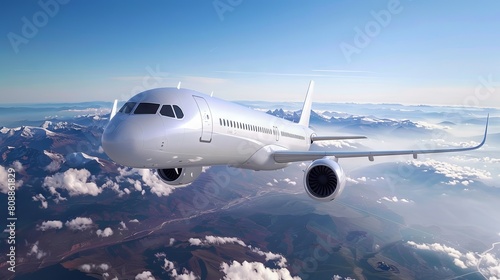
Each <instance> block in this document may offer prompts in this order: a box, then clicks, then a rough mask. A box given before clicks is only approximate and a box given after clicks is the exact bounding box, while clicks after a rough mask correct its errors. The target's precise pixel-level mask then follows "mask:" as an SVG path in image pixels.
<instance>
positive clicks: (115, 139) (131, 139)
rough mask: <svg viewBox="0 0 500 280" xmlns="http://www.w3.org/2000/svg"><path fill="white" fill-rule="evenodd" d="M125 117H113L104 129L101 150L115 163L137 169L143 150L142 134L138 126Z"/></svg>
mask: <svg viewBox="0 0 500 280" xmlns="http://www.w3.org/2000/svg"><path fill="white" fill-rule="evenodd" d="M125 119H126V116H124V117H121V116H120V117H119V116H115V117H114V118H113V119H112V120H111V121H110V123H109V124H108V125H107V126H106V128H105V129H104V132H103V134H102V148H103V149H104V152H105V153H106V154H107V155H108V156H109V157H110V158H111V159H112V160H114V161H115V162H116V163H119V164H121V165H125V166H129V167H138V166H136V165H137V164H138V158H139V157H140V154H141V151H142V150H143V143H144V141H143V132H142V128H141V126H140V124H139V123H138V122H136V121H135V120H133V119H126V121H125Z"/></svg>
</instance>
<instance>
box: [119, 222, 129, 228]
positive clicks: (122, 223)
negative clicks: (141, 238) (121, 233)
mask: <svg viewBox="0 0 500 280" xmlns="http://www.w3.org/2000/svg"><path fill="white" fill-rule="evenodd" d="M118 229H119V230H126V229H127V225H126V224H125V222H124V221H121V222H120V227H118Z"/></svg>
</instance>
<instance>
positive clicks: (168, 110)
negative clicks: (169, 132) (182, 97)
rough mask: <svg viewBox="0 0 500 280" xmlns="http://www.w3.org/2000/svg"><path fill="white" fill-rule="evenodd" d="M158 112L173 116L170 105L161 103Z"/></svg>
mask: <svg viewBox="0 0 500 280" xmlns="http://www.w3.org/2000/svg"><path fill="white" fill-rule="evenodd" d="M160 114H161V115H162V116H167V117H171V118H175V115H174V110H172V106H170V105H163V106H162V107H161V110H160Z"/></svg>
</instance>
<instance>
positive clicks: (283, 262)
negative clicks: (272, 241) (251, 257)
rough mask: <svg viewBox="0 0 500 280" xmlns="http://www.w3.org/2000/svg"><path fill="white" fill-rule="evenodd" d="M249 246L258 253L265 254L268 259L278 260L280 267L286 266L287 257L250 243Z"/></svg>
mask: <svg viewBox="0 0 500 280" xmlns="http://www.w3.org/2000/svg"><path fill="white" fill-rule="evenodd" d="M248 247H249V248H250V249H251V250H252V252H254V253H257V254H258V255H261V256H265V257H266V261H276V265H277V266H279V267H286V266H287V265H286V262H287V260H286V258H285V257H283V256H282V255H280V254H276V253H273V252H264V251H262V250H261V249H259V248H252V247H251V246H250V245H248Z"/></svg>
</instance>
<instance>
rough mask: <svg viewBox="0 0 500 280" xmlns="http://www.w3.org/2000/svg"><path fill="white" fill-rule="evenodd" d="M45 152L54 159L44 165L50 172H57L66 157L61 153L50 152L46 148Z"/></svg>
mask: <svg viewBox="0 0 500 280" xmlns="http://www.w3.org/2000/svg"><path fill="white" fill-rule="evenodd" d="M43 153H44V154H45V155H46V156H48V157H49V158H50V159H51V160H52V161H51V162H50V163H49V164H48V165H47V166H45V167H44V169H45V170H47V171H49V172H56V171H57V170H59V169H60V168H61V164H62V163H63V162H64V157H63V156H62V155H60V154H55V153H50V152H48V151H46V150H44V151H43Z"/></svg>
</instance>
